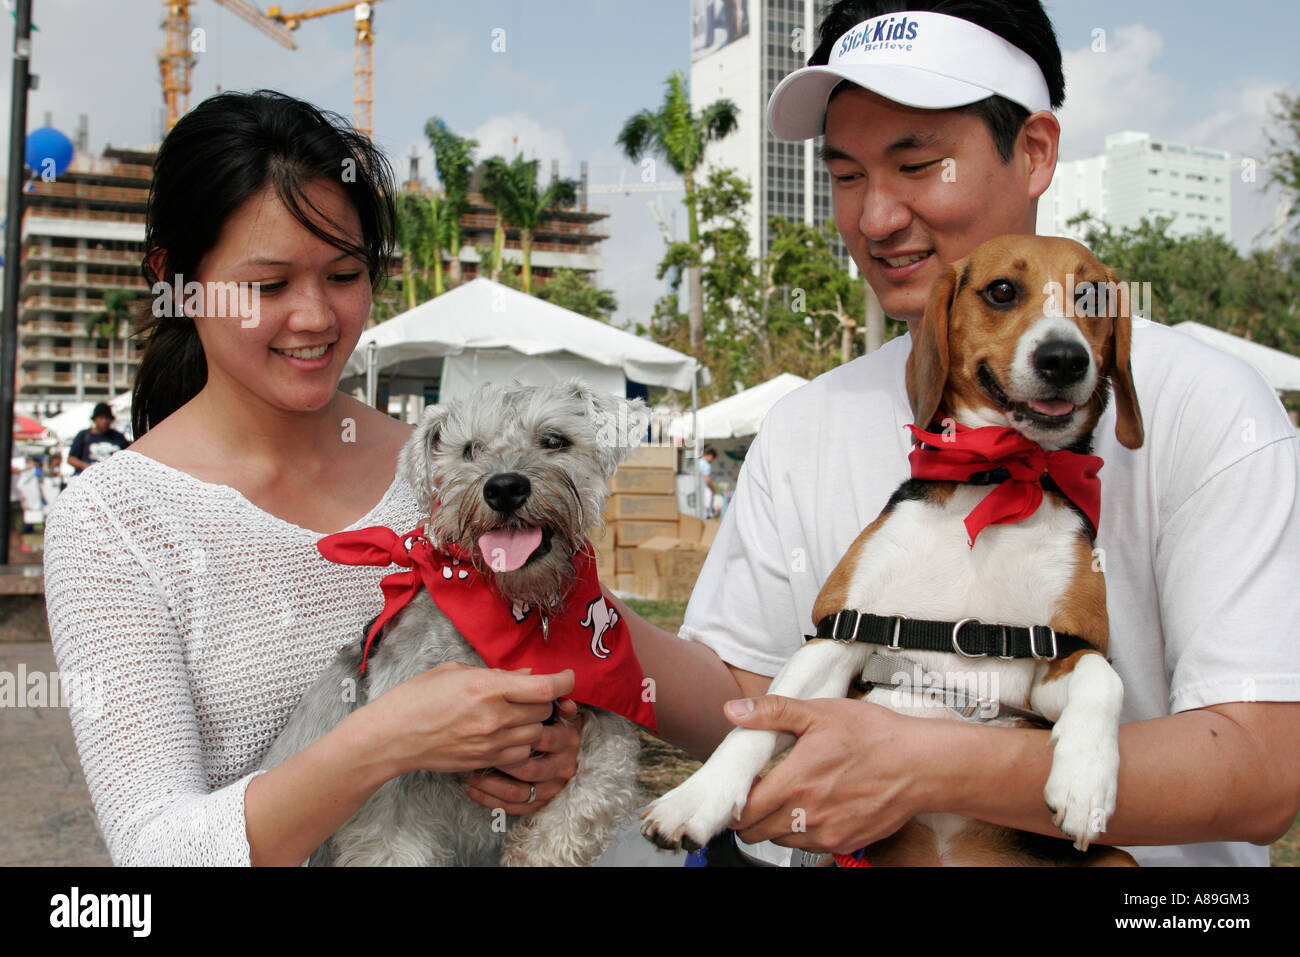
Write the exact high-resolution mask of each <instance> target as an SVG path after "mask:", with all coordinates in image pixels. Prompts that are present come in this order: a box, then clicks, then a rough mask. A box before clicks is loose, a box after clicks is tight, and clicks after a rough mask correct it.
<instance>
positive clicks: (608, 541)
mask: <svg viewBox="0 0 1300 957" xmlns="http://www.w3.org/2000/svg"><path fill="white" fill-rule="evenodd" d="M615 544H617V543H616V542H615V541H614V523H613V522H606V523H605V529H604V531H602V532H601V533H600V534H599V535H597V536H596V537H595V538H593V539H592V540H591V547H592V548H594V549H595V550H596V554H597V555H599V554H600V553H601V552H612V551H614V546H615Z"/></svg>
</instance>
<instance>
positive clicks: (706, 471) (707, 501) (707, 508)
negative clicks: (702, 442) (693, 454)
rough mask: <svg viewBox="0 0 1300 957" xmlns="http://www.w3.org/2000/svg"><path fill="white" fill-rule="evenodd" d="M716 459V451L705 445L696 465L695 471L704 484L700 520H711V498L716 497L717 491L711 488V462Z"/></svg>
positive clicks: (712, 512) (712, 513)
mask: <svg viewBox="0 0 1300 957" xmlns="http://www.w3.org/2000/svg"><path fill="white" fill-rule="evenodd" d="M717 457H718V450H717V449H715V448H714V447H713V446H711V445H706V446H705V447H704V451H702V452H701V453H700V460H699V462H697V463H696V470H697V471H698V472H699V473H700V478H701V479H702V480H703V482H704V488H705V493H704V501H702V502H701V503H700V518H712V517H713V516H714V511H713V498H714V496H715V495H717V491H718V490H717V489H715V488H714V487H713V460H714V459H716V458H717Z"/></svg>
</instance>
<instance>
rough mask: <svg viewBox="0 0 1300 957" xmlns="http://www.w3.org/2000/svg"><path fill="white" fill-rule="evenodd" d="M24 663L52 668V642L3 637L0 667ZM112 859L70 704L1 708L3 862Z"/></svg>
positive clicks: (12, 670)
mask: <svg viewBox="0 0 1300 957" xmlns="http://www.w3.org/2000/svg"><path fill="white" fill-rule="evenodd" d="M19 665H25V670H26V672H27V673H28V674H31V673H33V672H37V671H41V672H46V673H50V672H53V671H54V670H55V664H54V653H53V652H52V651H51V650H50V644H49V641H48V640H45V641H35V642H29V641H24V642H17V641H4V642H0V672H8V673H9V674H10V675H14V676H17V674H18V670H19ZM18 690H19V692H20V693H21V691H22V689H18ZM18 703H20V704H21V703H22V702H21V701H20V702H18ZM111 863H112V862H111V861H110V860H109V857H108V850H107V848H105V847H104V841H103V838H101V837H100V835H99V828H98V827H97V825H96V824H95V815H94V811H92V810H91V806H90V792H89V791H87V790H86V780H85V778H84V777H83V776H82V773H81V762H80V761H78V760H77V746H76V742H75V741H74V740H73V737H72V725H71V724H70V723H69V721H68V712H67V709H66V708H50V707H45V708H27V707H0V866H7V865H15V864H27V865H75V866H82V867H93V866H99V865H105V866H107V865H109V864H111Z"/></svg>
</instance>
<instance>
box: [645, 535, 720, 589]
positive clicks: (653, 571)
mask: <svg viewBox="0 0 1300 957" xmlns="http://www.w3.org/2000/svg"><path fill="white" fill-rule="evenodd" d="M704 558H705V553H704V552H702V551H700V550H699V549H698V548H696V547H695V546H694V544H693V543H691V542H686V541H682V540H681V539H680V538H666V537H665V538H652V539H650V540H649V541H647V542H642V543H641V544H640V545H639V546H637V548H636V550H635V553H634V554H633V556H632V563H633V570H634V571H633V573H634V575H635V576H636V585H637V593H638V594H646V593H647V592H649V591H653V592H654V593H655V595H654V596H653V597H660V598H673V599H677V600H683V599H686V598H689V597H690V593H691V589H692V588H694V587H695V580H696V578H698V577H699V574H700V568H701V567H703V565H704ZM646 597H652V596H651V595H649V594H646Z"/></svg>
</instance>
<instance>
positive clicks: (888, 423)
mask: <svg viewBox="0 0 1300 957" xmlns="http://www.w3.org/2000/svg"><path fill="white" fill-rule="evenodd" d="M916 11H931V12H928V13H927V12H916ZM935 12H937V13H945V12H950V13H951V14H952V15H953V16H954V17H960V18H961V19H952V18H948V17H936V16H935V15H934V13H935ZM891 16H892V20H891V19H890V18H891ZM873 18H879V19H873ZM868 21H871V22H868ZM976 24H978V26H977V25H976ZM820 39H821V43H820V45H819V47H818V49H817V51H816V52H815V53H814V54H813V56H812V58H811V60H810V63H812V64H827V63H828V61H831V68H830V69H829V70H826V69H822V70H812V69H810V70H805V71H798V72H796V73H795V74H792V75H791V77H788V78H787V79H786V80H785V81H784V82H783V83H782V85H781V86H780V87H778V89H777V91H776V92H775V93H774V95H773V99H772V103H771V104H770V105H769V110H768V120H769V124H770V126H771V128H772V129H773V132H774V133H775V134H776V135H777V136H780V137H783V138H786V139H806V138H808V137H811V136H815V135H817V134H818V133H820V132H822V130H823V128H824V131H825V136H826V139H825V146H824V150H823V154H824V159H825V161H826V164H827V168H828V170H829V172H830V175H831V181H832V191H833V200H834V208H835V216H836V222H837V226H838V228H839V230H840V233H841V235H842V236H843V238H844V241H845V243H846V245H847V246H848V248H849V250H850V253H851V254H852V255H853V258H854V260H855V261H856V262H857V264H858V266H859V268H860V269H861V271H862V273H863V275H864V276H865V277H866V279H867V281H868V282H870V283H871V285H872V287H873V289H874V290H875V291H876V294H877V295H878V297H879V298H880V300H881V302H882V305H883V307H884V310H885V312H886V313H888V314H889V315H892V316H895V317H897V318H902V319H906V320H907V321H908V322H909V324H914V323H915V322H917V321H918V320H919V319H920V318H921V316H922V314H923V313H924V308H925V304H926V301H927V300H928V298H929V295H930V292H931V290H932V288H933V286H934V283H935V281H936V280H937V279H938V278H939V276H941V275H942V274H943V272H944V270H945V269H946V267H947V266H948V264H950V263H951V262H953V261H955V260H957V259H960V258H962V257H964V256H965V255H967V254H968V253H969V252H971V251H972V250H973V249H974V248H975V247H976V246H977V245H979V243H981V242H982V241H984V240H985V239H989V238H991V237H993V236H997V235H1002V234H1005V233H1032V232H1033V231H1034V223H1035V216H1036V204H1037V199H1038V197H1039V196H1040V195H1041V194H1042V193H1043V191H1044V190H1046V188H1047V186H1048V185H1049V183H1050V182H1051V179H1052V174H1053V172H1054V169H1055V165H1056V147H1057V142H1058V138H1059V126H1058V124H1057V120H1056V118H1055V116H1054V115H1053V114H1052V112H1051V109H1052V108H1054V107H1057V106H1059V105H1060V103H1061V102H1062V99H1063V94H1064V80H1063V76H1062V72H1061V55H1060V50H1059V48H1058V46H1057V43H1056V40H1055V36H1054V34H1053V31H1052V28H1051V24H1050V22H1049V21H1048V19H1047V17H1046V15H1045V13H1044V12H1043V10H1042V9H1041V7H1040V6H1039V4H1038V3H1037V2H1036V0H1015V2H1007V0H914V2H912V3H898V2H892V0H876V2H864V0H842V2H840V3H837V4H836V5H835V6H834V7H833V8H832V9H831V10H830V11H829V12H828V14H827V16H826V19H825V21H824V22H823V24H822V29H821V37H820ZM827 74H830V75H827ZM909 349H910V340H909V339H899V340H894V341H893V342H891V343H888V344H886V346H885V347H884V348H882V349H880V350H878V351H877V352H875V353H873V354H871V355H869V356H865V357H863V358H860V359H858V360H856V361H854V362H852V363H849V364H847V365H844V366H841V367H840V368H838V369H836V370H834V371H832V372H830V373H828V374H826V375H824V376H822V377H820V378H819V379H817V380H816V381H815V382H813V383H812V384H810V385H808V386H806V387H804V388H802V389H800V390H798V391H796V392H795V393H793V394H791V395H790V396H788V397H787V398H786V399H784V400H783V401H782V402H780V403H778V405H777V406H776V407H775V408H773V410H772V411H771V412H770V413H769V415H768V417H767V419H766V420H765V422H764V425H763V429H762V431H761V433H760V434H759V436H758V437H757V438H756V440H755V441H754V443H753V444H752V445H751V447H750V451H749V454H748V455H747V457H746V464H745V467H744V469H742V471H741V474H740V478H739V482H738V487H737V490H736V493H735V496H734V498H733V502H732V507H731V508H730V509H729V510H728V512H727V514H726V515H725V516H724V518H723V522H722V527H721V529H720V531H719V534H718V537H717V540H716V541H715V543H714V546H713V549H712V551H711V552H710V555H709V559H708V561H707V562H706V564H705V567H704V570H703V572H702V573H701V576H700V580H699V582H698V583H697V587H696V589H695V592H694V594H693V596H692V599H691V603H690V605H689V607H688V608H687V612H686V618H685V622H684V625H683V627H682V630H681V637H683V638H687V639H690V641H691V642H693V643H696V644H695V645H694V646H693V647H692V648H691V650H689V651H679V652H677V653H676V654H674V653H673V652H671V651H667V650H663V649H662V648H661V645H660V643H659V642H657V641H654V640H652V639H650V638H648V637H645V636H647V635H648V632H647V631H646V630H645V627H644V626H643V624H641V623H639V622H636V621H634V622H633V628H634V631H633V634H634V637H636V638H637V640H638V645H637V654H638V657H639V658H640V659H641V661H642V663H643V665H644V666H645V670H646V673H647V674H648V675H656V676H663V678H661V679H659V684H658V700H659V702H660V705H659V713H660V727H661V729H662V731H663V732H664V733H666V734H667V735H668V736H669V737H670V738H674V740H678V741H680V742H682V743H684V744H685V746H687V747H689V748H691V749H692V750H694V751H695V752H696V753H700V754H704V753H708V751H709V750H710V749H711V747H713V746H715V745H716V741H717V740H718V738H717V737H715V736H718V735H720V733H721V731H723V730H725V728H720V727H719V722H717V721H716V720H715V719H714V717H713V716H712V715H710V714H708V713H707V709H708V707H709V705H710V703H711V702H713V701H716V700H717V699H716V698H714V697H711V696H713V695H715V694H718V693H724V692H723V689H725V687H726V686H727V681H726V677H725V676H722V675H721V674H720V673H719V672H718V671H717V670H716V668H715V667H714V666H713V665H712V663H711V662H710V661H709V659H708V656H707V654H701V653H700V652H699V651H698V650H697V649H698V646H699V645H706V646H708V647H709V648H711V649H712V650H713V651H716V652H717V654H718V655H719V656H720V657H721V658H722V659H723V661H725V662H726V668H727V671H728V673H729V675H730V677H731V679H732V681H733V682H734V684H735V685H736V686H737V687H738V688H739V689H740V691H741V692H742V694H743V695H745V696H748V698H747V699H746V700H742V701H731V702H729V703H728V704H727V711H726V714H727V718H728V720H729V721H730V722H732V723H733V724H741V725H744V726H746V727H755V728H765V729H769V730H778V731H790V732H792V733H794V734H795V735H797V736H798V740H797V742H796V744H795V746H794V748H793V749H792V751H791V753H790V754H789V755H787V757H786V758H785V760H784V761H783V762H782V763H781V764H780V765H779V766H778V767H777V768H776V769H775V770H774V771H773V772H772V773H770V774H769V775H768V776H767V777H766V778H764V779H763V780H762V781H761V782H760V783H758V784H757V785H756V786H755V787H754V789H753V790H752V791H751V792H750V795H749V801H748V803H747V805H746V808H745V811H744V816H743V818H742V820H741V821H740V822H738V824H737V831H738V834H739V837H740V838H742V839H743V842H745V843H746V844H749V845H753V846H752V847H745V846H744V845H742V850H746V851H747V853H750V854H752V855H754V856H757V857H760V858H763V859H764V860H767V861H769V862H771V863H790V854H789V851H788V850H784V849H783V848H807V849H813V850H819V851H820V850H835V851H841V852H851V851H853V850H854V849H856V848H858V847H861V846H864V845H866V844H869V843H871V842H873V841H876V840H880V839H883V838H884V837H887V836H888V835H890V834H892V833H893V832H894V831H895V830H897V829H898V828H899V827H900V826H901V825H902V824H903V823H904V822H905V821H907V820H908V819H910V818H911V817H913V816H915V815H916V814H917V813H923V812H931V811H950V812H955V813H960V814H964V815H966V816H969V817H974V818H977V819H982V820H988V821H991V822H994V823H998V824H1003V825H1007V826H1012V827H1019V828H1023V829H1026V830H1031V831H1036V832H1038V833H1042V834H1051V835H1057V836H1059V833H1060V832H1059V831H1057V830H1056V828H1055V827H1054V825H1053V824H1052V821H1051V816H1050V813H1049V812H1048V811H1047V810H1046V807H1045V804H1044V801H1043V796H1042V793H1043V785H1044V783H1045V781H1046V779H1047V773H1048V768H1049V765H1050V760H1051V748H1050V745H1049V740H1048V734H1047V732H1043V731H1033V730H1023V729H998V728H987V727H982V726H980V725H978V724H966V723H961V722H949V721H927V720H923V719H916V718H909V717H905V716H901V715H895V714H893V713H892V712H890V711H888V710H886V709H883V708H879V707H876V706H873V705H868V704H864V703H861V702H857V701H851V700H820V701H813V702H798V701H792V700H790V699H782V698H775V697H759V696H760V695H762V694H763V693H764V691H765V690H766V687H767V684H768V682H769V681H770V678H771V676H772V675H774V674H775V673H776V672H777V670H779V668H780V666H781V665H782V664H783V663H784V661H785V659H786V658H788V657H789V655H790V654H792V653H793V652H794V651H795V650H796V649H797V648H798V647H799V645H800V644H801V642H802V638H801V636H802V635H803V634H804V633H807V632H808V631H809V630H811V626H812V622H811V609H812V604H813V600H814V598H815V597H816V595H817V592H818V590H819V588H820V586H821V584H822V583H823V582H824V581H825V580H826V578H827V577H828V576H829V574H830V572H831V570H832V569H833V568H834V566H835V564H836V563H837V562H838V560H839V558H840V557H841V556H842V555H843V553H844V552H845V551H846V550H847V548H848V546H849V545H850V544H851V543H852V541H853V539H854V538H855V537H856V535H857V533H858V532H859V531H860V530H861V529H862V528H863V527H865V526H866V525H867V524H868V523H869V522H870V521H872V520H873V519H874V518H875V517H876V515H877V514H878V513H879V512H880V510H881V509H882V508H883V506H884V504H885V502H886V501H887V499H888V497H889V495H890V494H891V493H892V492H893V490H894V489H895V488H896V487H897V485H898V484H899V482H900V481H902V479H904V478H905V477H907V474H908V465H907V452H908V451H909V449H910V436H908V434H907V433H906V432H905V430H904V425H905V424H906V423H908V422H910V421H911V410H910V408H909V407H908V402H907V397H906V392H905V389H904V379H903V374H904V364H905V362H906V359H907V355H908V351H909ZM1133 371H1134V378H1135V381H1136V385H1137V391H1138V396H1139V399H1140V402H1141V406H1142V411H1143V413H1144V419H1145V423H1146V432H1147V437H1148V441H1147V445H1146V446H1145V447H1144V448H1142V449H1141V450H1138V451H1137V452H1129V451H1127V450H1124V449H1122V448H1120V447H1119V446H1118V444H1117V443H1116V441H1115V438H1114V409H1113V407H1112V408H1111V409H1108V410H1107V412H1106V414H1105V415H1104V416H1103V418H1102V420H1101V423H1100V424H1099V425H1098V428H1097V432H1096V445H1097V453H1098V454H1099V455H1101V456H1102V458H1103V459H1105V461H1106V463H1107V464H1106V467H1105V469H1104V470H1103V472H1102V474H1101V480H1102V508H1103V511H1102V519H1101V523H1100V536H1099V539H1098V543H1097V544H1098V546H1099V549H1100V551H1099V553H1098V555H1099V560H1101V561H1104V563H1105V571H1106V580H1107V589H1108V596H1107V597H1108V609H1109V614H1110V629H1111V655H1112V657H1113V660H1114V664H1115V667H1116V670H1117V671H1118V672H1119V673H1120V675H1121V677H1122V678H1123V679H1124V682H1125V706H1124V712H1123V714H1122V720H1123V721H1124V722H1125V724H1124V726H1123V727H1122V728H1121V733H1120V754H1121V763H1120V778H1119V792H1118V793H1119V798H1118V806H1117V808H1116V811H1115V814H1114V816H1113V817H1112V818H1111V821H1110V823H1109V826H1108V829H1107V831H1106V833H1105V834H1104V835H1103V840H1104V841H1105V842H1107V843H1113V844H1116V845H1121V846H1125V845H1127V846H1128V849H1129V850H1130V852H1131V853H1133V855H1134V856H1135V857H1136V858H1137V859H1138V861H1139V862H1140V863H1142V864H1216V863H1218V864H1265V865H1266V864H1267V863H1268V852H1267V848H1266V847H1263V846H1255V845H1266V844H1268V843H1270V842H1271V841H1272V840H1274V839H1276V838H1277V837H1278V836H1280V835H1281V834H1282V833H1284V832H1285V831H1286V829H1287V828H1288V827H1289V825H1290V824H1291V822H1292V821H1293V820H1294V818H1295V816H1296V813H1297V810H1298V809H1297V801H1298V799H1300V798H1298V796H1300V767H1298V765H1300V762H1297V760H1296V754H1297V753H1300V704H1297V703H1296V702H1297V700H1300V594H1297V592H1296V590H1295V589H1294V586H1293V582H1294V580H1295V578H1296V576H1297V573H1298V572H1300V557H1298V556H1297V547H1298V544H1297V543H1300V513H1298V511H1297V508H1296V498H1297V491H1298V489H1300V454H1298V452H1297V444H1300V443H1297V440H1296V435H1295V431H1294V429H1292V428H1290V426H1289V423H1288V422H1287V420H1286V417H1285V415H1283V414H1282V411H1281V409H1280V407H1279V405H1278V403H1277V401H1276V398H1275V397H1274V395H1273V394H1272V392H1271V390H1270V389H1269V388H1268V387H1267V384H1266V383H1264V382H1263V380H1262V379H1261V378H1260V377H1259V376H1258V375H1257V374H1255V373H1254V371H1253V370H1251V369H1249V368H1248V367H1245V366H1244V365H1242V364H1240V363H1237V362H1235V360H1231V359H1229V358H1227V357H1223V356H1220V355H1219V354H1217V353H1214V352H1212V351H1211V350H1206V349H1202V348H1200V347H1199V346H1198V345H1196V344H1195V343H1191V342H1188V341H1187V340H1186V337H1183V336H1180V335H1179V334H1177V333H1173V332H1171V331H1169V330H1167V329H1165V328H1163V327H1159V326H1156V325H1155V324H1152V323H1149V322H1146V321H1144V320H1141V319H1136V320H1135V321H1134V333H1133ZM1207 382H1213V383H1214V386H1213V388H1207V387H1206V383H1207ZM1261 430H1262V431H1261ZM1246 490H1249V491H1246ZM1247 503H1249V504H1247ZM1225 559H1226V560H1225ZM940 584H941V583H936V586H937V587H938V586H939V585H940ZM1261 623H1263V624H1261ZM687 662H689V665H690V667H691V671H690V677H689V679H683V680H682V681H680V682H676V683H672V684H666V683H665V680H663V679H664V678H667V677H668V675H669V674H670V672H669V669H670V668H671V667H673V665H674V664H676V665H677V666H678V667H682V666H685V664H686V663H687ZM681 695H694V696H695V700H698V701H699V702H700V704H699V705H698V706H695V710H694V711H691V712H690V714H689V716H688V715H687V714H686V713H685V711H686V706H685V705H684V704H683V703H682V702H681V701H680V700H679V696H681ZM755 699H756V700H755ZM688 720H689V721H693V722H694V725H693V726H691V725H689V724H688ZM674 736H675V737H674ZM795 821H801V822H802V823H803V825H804V827H805V828H806V829H805V830H801V831H800V830H795V828H794V827H793V824H794V822H795ZM768 839H772V840H775V841H776V842H777V843H778V844H779V845H782V846H783V847H779V846H774V845H770V844H758V843H757V842H762V841H766V840H768ZM1247 842H1248V843H1247ZM1139 845H1173V846H1158V847H1155V846H1153V847H1148V846H1139Z"/></svg>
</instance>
